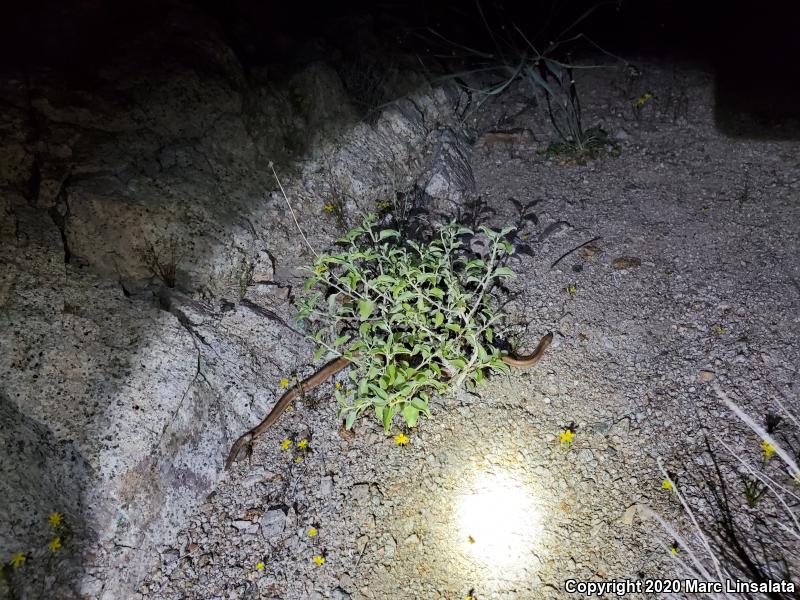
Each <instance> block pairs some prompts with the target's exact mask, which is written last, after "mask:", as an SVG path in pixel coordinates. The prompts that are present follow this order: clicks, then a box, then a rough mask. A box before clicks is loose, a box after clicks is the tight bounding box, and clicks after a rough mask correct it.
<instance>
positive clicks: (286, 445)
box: [281, 439, 292, 450]
mask: <svg viewBox="0 0 800 600" xmlns="http://www.w3.org/2000/svg"><path fill="white" fill-rule="evenodd" d="M291 445H292V440H289V439H286V440H283V441H282V442H281V450H288V449H289V446H291Z"/></svg>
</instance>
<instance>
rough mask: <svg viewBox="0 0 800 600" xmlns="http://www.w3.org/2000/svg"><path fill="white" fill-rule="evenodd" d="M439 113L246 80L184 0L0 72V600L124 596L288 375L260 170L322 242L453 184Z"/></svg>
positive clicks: (297, 79) (289, 260)
mask: <svg viewBox="0 0 800 600" xmlns="http://www.w3.org/2000/svg"><path fill="white" fill-rule="evenodd" d="M461 103H463V97H462V92H460V91H459V90H458V88H456V87H455V86H449V85H445V86H440V87H435V88H432V87H430V86H423V87H421V88H420V89H418V90H417V91H415V92H414V93H412V94H411V95H409V96H408V97H407V98H405V99H402V100H400V101H398V102H396V103H394V104H393V105H391V106H389V107H387V108H386V109H385V110H384V111H383V112H382V113H381V114H380V115H379V116H378V118H377V119H376V120H375V122H374V124H373V125H369V124H366V123H364V122H359V121H358V120H357V119H356V117H355V111H354V110H353V109H352V108H351V106H350V104H349V102H348V99H347V96H346V94H345V91H344V87H343V85H342V84H341V81H340V80H339V78H338V75H337V74H336V71H335V70H334V69H332V68H331V67H330V66H327V65H325V64H323V63H314V64H311V65H309V66H307V67H306V68H304V69H303V70H302V71H300V72H298V73H297V74H296V75H294V76H292V77H291V78H289V79H288V80H285V81H272V80H270V79H269V78H267V77H265V76H264V75H263V74H259V73H258V72H246V71H245V69H244V68H243V67H242V66H241V64H240V63H239V61H238V60H237V57H236V55H235V54H234V52H233V51H232V50H231V49H230V48H229V47H228V46H227V45H226V44H225V43H224V41H223V38H222V36H221V35H219V33H218V32H217V31H216V30H215V27H214V25H213V24H211V23H207V22H204V21H203V20H202V19H201V18H200V17H197V16H196V15H192V14H186V13H185V12H173V13H169V14H168V15H166V16H165V18H164V20H163V23H162V24H161V29H160V30H159V31H157V32H153V33H152V34H150V35H147V36H143V37H141V39H138V40H137V41H136V43H132V44H130V45H129V47H128V48H127V51H126V53H125V54H124V55H122V56H117V57H114V59H113V60H110V61H108V64H107V65H106V66H104V67H103V68H101V69H100V70H98V71H97V72H94V73H93V74H92V77H91V78H89V79H88V80H87V79H83V80H80V81H78V80H72V79H70V80H64V79H63V78H61V77H60V76H58V75H57V74H56V73H52V72H50V73H48V72H37V73H35V74H33V75H30V76H28V77H25V78H23V77H17V78H15V77H13V76H12V77H6V78H5V79H3V81H2V82H0V104H1V105H2V107H3V110H2V113H0V348H1V349H2V351H0V420H2V427H0V444H2V448H3V453H2V455H1V456H0V514H2V515H3V518H2V520H0V558H2V559H3V560H6V557H7V556H10V555H11V554H13V553H15V552H26V553H28V560H27V561H26V564H24V565H23V566H22V567H20V568H19V569H16V570H13V572H12V575H11V581H10V585H12V586H15V587H14V589H15V590H16V591H17V593H18V594H19V595H20V596H21V597H23V598H35V597H40V592H41V590H42V589H45V588H46V589H48V590H49V592H48V594H49V596H48V597H52V598H62V597H63V598H72V597H87V598H105V599H111V598H127V597H130V596H131V595H132V594H133V593H134V590H135V588H136V585H137V582H138V581H139V579H140V578H141V576H142V575H143V574H144V573H145V571H146V569H147V568H148V566H149V565H150V564H151V562H152V560H153V559H154V553H153V551H154V549H155V548H156V546H157V545H158V544H160V543H163V542H165V541H166V540H167V539H168V538H169V536H170V535H171V534H173V533H174V532H175V531H176V530H177V529H178V528H179V527H180V526H181V525H182V524H183V523H184V521H185V518H186V517H187V515H188V514H189V513H190V512H191V511H192V509H193V508H194V507H195V506H196V505H197V503H198V502H199V501H200V500H202V499H203V498H204V497H205V496H206V495H207V494H208V493H209V492H211V491H212V490H213V488H214V486H215V485H216V483H217V481H218V480H219V478H220V477H221V474H222V464H223V457H224V455H225V453H226V452H227V449H228V448H229V447H230V444H231V443H232V442H233V440H235V439H236V437H238V435H239V434H240V433H241V432H243V431H244V430H246V429H248V428H249V427H251V426H252V425H253V424H254V423H256V422H258V421H259V420H260V419H261V418H262V416H263V415H264V414H265V413H266V412H267V411H268V409H269V407H270V406H271V404H272V402H273V400H274V399H275V397H276V395H278V394H279V393H280V389H279V387H278V385H277V382H278V380H279V379H280V378H282V377H284V376H287V375H288V374H290V373H291V372H293V371H297V370H298V369H301V368H304V369H306V370H308V369H309V368H310V357H311V352H310V348H311V346H310V344H309V343H308V342H307V341H306V339H305V337H304V336H303V333H302V331H300V330H297V329H296V328H295V327H294V326H293V325H291V322H292V314H293V311H292V308H291V306H290V301H291V299H292V298H293V293H292V285H294V284H296V283H297V282H298V281H299V276H300V275H301V272H300V271H299V267H301V266H302V265H303V264H305V263H306V262H307V261H308V255H309V253H308V250H307V248H304V246H303V245H301V243H300V242H299V241H298V239H299V237H298V235H297V232H296V229H295V225H294V222H293V219H292V215H291V214H290V212H289V211H288V208H287V204H286V200H285V199H284V197H283V195H282V194H281V193H279V192H278V191H276V190H277V186H276V183H275V179H274V177H273V173H272V169H271V167H270V164H272V163H274V165H275V168H276V170H277V173H278V174H279V176H280V177H281V178H282V181H283V183H284V185H285V188H286V192H287V196H288V197H289V198H290V199H291V202H292V203H293V208H294V209H295V211H296V213H297V215H298V219H299V222H300V226H301V227H302V228H303V229H304V231H305V232H306V234H307V236H308V238H309V240H310V242H311V243H312V244H313V245H314V246H315V247H317V248H320V249H321V248H324V247H326V246H327V245H328V244H329V243H330V241H331V240H332V239H334V238H335V237H336V236H338V235H340V234H341V233H343V226H347V225H348V224H352V223H354V222H355V219H357V215H358V214H359V212H360V211H361V210H368V209H370V208H374V206H373V202H374V201H375V200H377V199H379V198H381V197H386V195H388V194H393V193H395V192H396V191H397V190H398V189H403V188H409V187H410V186H412V185H414V184H415V183H416V185H417V186H418V187H419V188H421V189H426V190H428V192H429V194H430V196H431V197H433V198H434V199H436V201H442V202H444V204H445V205H446V204H447V201H448V198H452V197H456V198H457V197H458V196H459V194H461V195H463V194H469V193H470V190H471V188H470V186H473V185H474V182H472V180H471V173H469V171H468V170H466V171H465V168H466V169H468V167H466V161H465V159H464V157H465V156H466V152H467V145H466V144H465V143H464V142H463V141H461V137H460V136H459V135H458V134H457V133H454V132H453V131H451V130H450V128H453V127H455V122H456V118H455V115H456V114H458V109H459V106H460V104H461ZM449 174H455V176H451V175H449ZM445 180H447V181H445ZM454 181H456V182H458V183H457V185H456V183H454ZM454 186H455V187H454ZM334 201H335V202H337V203H338V204H337V210H336V211H335V214H332V213H330V212H329V211H326V210H325V209H324V206H325V205H326V204H328V203H330V202H334ZM158 290H160V292H159V291H158ZM332 426H334V424H332ZM53 512H59V513H62V514H63V515H64V519H65V522H66V523H67V526H68V530H61V532H62V534H63V538H64V540H63V547H62V548H61V549H60V550H59V551H58V552H56V553H54V554H53V553H50V552H49V551H48V549H47V544H48V542H49V541H50V540H51V538H52V536H53V534H54V532H53V531H51V530H50V529H49V527H50V526H48V524H47V516H48V515H49V514H50V513H53ZM67 533H69V535H67ZM26 569H27V571H26ZM2 585H3V584H2V583H0V586H2ZM6 585H9V583H8V582H7V583H6Z"/></svg>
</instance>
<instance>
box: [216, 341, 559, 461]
mask: <svg viewBox="0 0 800 600" xmlns="http://www.w3.org/2000/svg"><path fill="white" fill-rule="evenodd" d="M552 341H553V333H552V332H551V333H548V334H547V335H545V336H544V337H543V338H542V339H541V340H540V341H539V344H538V345H537V346H536V349H535V350H534V351H533V353H532V354H530V355H528V356H521V357H517V356H503V357H502V358H501V359H500V360H502V361H503V362H504V363H505V364H507V365H509V366H511V367H531V366H533V365H535V364H536V363H537V362H539V359H541V358H542V355H543V354H544V351H545V350H547V347H548V346H549V345H550V343H551V342H552ZM348 365H350V360H349V359H347V358H345V357H343V356H342V357H339V358H337V359H335V360H332V361H331V362H329V363H327V364H326V365H325V366H324V367H322V368H321V369H320V370H318V371H317V372H316V373H314V374H313V375H311V376H310V377H308V378H306V379H304V380H303V381H301V382H299V383H298V384H297V385H295V386H293V387H291V388H290V389H288V390H287V391H286V393H285V394H284V395H283V396H281V398H280V400H278V402H277V403H276V404H275V406H273V407H272V410H271V411H269V414H268V415H267V416H266V417H265V418H264V420H263V421H261V423H259V424H258V425H256V426H255V427H253V428H252V429H251V430H250V431H248V432H247V433H245V434H244V435H242V436H241V437H240V438H239V439H238V440H236V442H234V444H233V446H231V451H230V452H229V453H228V458H227V459H226V460H225V469H226V470H227V469H230V468H231V465H232V464H233V463H234V462H235V461H236V457H237V456H239V453H240V452H241V451H242V448H244V447H245V446H246V445H248V444H250V443H252V441H253V440H254V439H255V438H257V437H258V436H260V435H261V434H263V433H264V432H265V431H267V429H269V428H270V427H272V425H274V424H275V421H277V420H278V417H280V416H281V414H283V411H285V410H286V407H287V406H289V404H291V402H292V400H294V399H295V398H297V397H298V396H299V395H301V394H303V393H305V392H308V391H311V390H313V389H314V388H315V387H317V386H318V385H320V384H322V383H324V382H325V381H327V380H328V379H330V378H331V377H333V376H334V375H336V373H338V372H339V371H341V370H342V369H345V368H347V366H348Z"/></svg>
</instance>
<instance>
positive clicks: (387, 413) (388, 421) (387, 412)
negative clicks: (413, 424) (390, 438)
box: [383, 405, 397, 433]
mask: <svg viewBox="0 0 800 600" xmlns="http://www.w3.org/2000/svg"><path fill="white" fill-rule="evenodd" d="M396 411H397V408H396V407H395V406H394V405H387V406H386V408H385V409H384V411H383V430H384V431H385V432H386V433H389V427H391V425H392V417H394V415H395V412H396Z"/></svg>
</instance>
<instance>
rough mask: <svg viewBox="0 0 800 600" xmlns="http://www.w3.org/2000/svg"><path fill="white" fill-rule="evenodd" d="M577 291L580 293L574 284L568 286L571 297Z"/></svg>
mask: <svg viewBox="0 0 800 600" xmlns="http://www.w3.org/2000/svg"><path fill="white" fill-rule="evenodd" d="M577 291H578V286H576V285H575V284H574V283H573V284H570V285H568V286H567V293H568V294H569V295H570V296H574V295H575V294H576V293H577Z"/></svg>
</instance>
